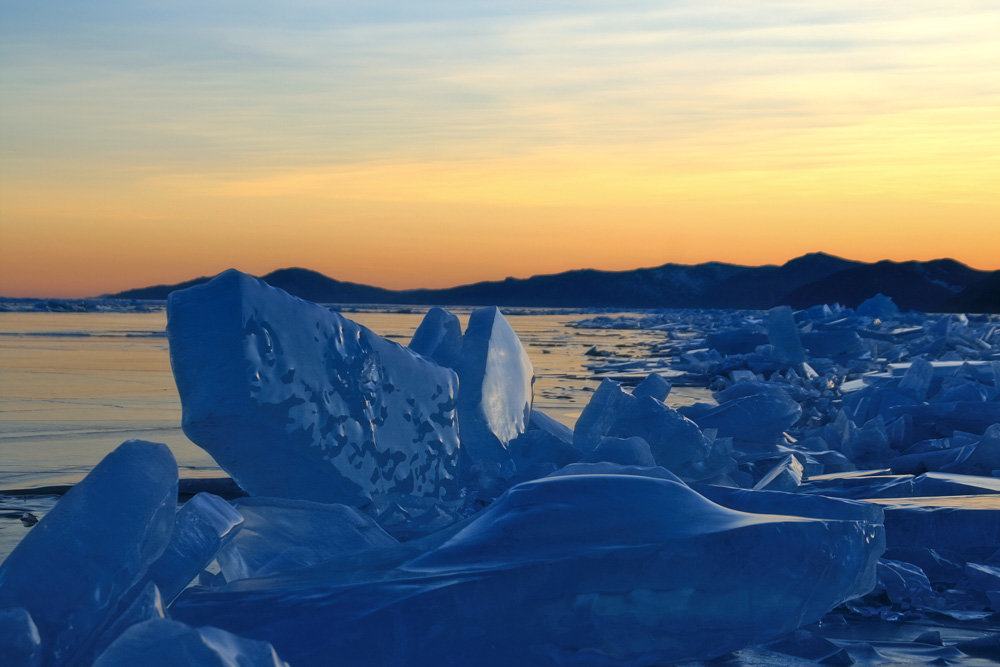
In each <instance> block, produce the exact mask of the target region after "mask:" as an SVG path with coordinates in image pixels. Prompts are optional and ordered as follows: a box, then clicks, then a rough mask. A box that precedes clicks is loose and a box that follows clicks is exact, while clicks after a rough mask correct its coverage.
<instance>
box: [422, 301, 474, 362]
mask: <svg viewBox="0 0 1000 667" xmlns="http://www.w3.org/2000/svg"><path fill="white" fill-rule="evenodd" d="M410 349H411V350H413V351H414V352H416V353H417V354H422V355H424V356H425V357H428V358H430V359H433V360H434V361H436V362H437V363H439V364H441V365H442V366H447V367H448V368H458V365H459V364H460V363H461V360H462V325H461V324H460V323H459V321H458V317H456V316H455V314H454V313H451V312H448V311H447V310H445V309H444V308H431V309H430V310H428V311H427V314H426V315H424V319H423V320H422V321H421V322H420V326H418V327H417V330H416V331H415V332H414V333H413V340H411V341H410Z"/></svg>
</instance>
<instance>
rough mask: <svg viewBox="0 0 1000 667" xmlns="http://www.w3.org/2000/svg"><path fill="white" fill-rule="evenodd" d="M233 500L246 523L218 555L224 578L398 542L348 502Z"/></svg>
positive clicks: (227, 579) (264, 499)
mask: <svg viewBox="0 0 1000 667" xmlns="http://www.w3.org/2000/svg"><path fill="white" fill-rule="evenodd" d="M235 505H236V508H237V510H238V511H239V513H240V514H241V515H242V516H243V525H242V527H241V529H240V531H239V533H237V534H236V536H235V537H234V538H233V539H232V540H231V541H230V542H229V543H228V544H227V545H226V546H225V547H223V548H222V550H221V551H220V552H219V554H218V561H219V565H220V567H221V568H222V574H223V575H224V576H225V578H226V581H235V580H237V579H246V578H247V577H256V576H260V575H262V574H269V573H271V572H278V571H281V570H287V569H294V568H300V567H305V566H307V565H313V564H315V563H319V562H321V561H324V560H327V559H329V558H333V557H334V556H339V555H341V554H345V553H352V552H355V551H363V550H365V549H370V548H374V547H384V546H391V545H394V544H396V540H395V539H393V538H392V537H390V536H389V535H388V534H387V533H386V532H385V531H384V530H382V528H381V527H379V525H378V524H377V523H375V522H374V521H373V520H372V519H370V518H368V517H367V516H365V515H363V514H361V513H360V512H358V511H357V510H355V509H354V508H351V507H347V506H346V505H326V504H322V503H313V502H309V501H307V500H289V499H287V498H241V499H240V500H237V501H235Z"/></svg>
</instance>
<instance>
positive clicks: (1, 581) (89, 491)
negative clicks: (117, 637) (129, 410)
mask: <svg viewBox="0 0 1000 667" xmlns="http://www.w3.org/2000/svg"><path fill="white" fill-rule="evenodd" d="M176 507H177V464H176V463H175V462H174V457H173V455H171V453H170V450H169V449H167V447H166V446H165V445H159V444H154V443H150V442H142V441H139V440H129V441H128V442H126V443H124V444H122V445H120V446H119V447H118V448H117V449H116V450H114V451H113V452H111V453H110V454H108V455H107V456H106V457H105V458H104V459H103V460H102V461H101V462H100V463H98V464H97V466H96V467H95V468H94V469H93V470H92V471H91V472H90V474H88V475H87V476H86V477H85V478H84V479H83V481H82V482H80V483H79V484H77V485H76V486H74V487H73V488H72V489H70V491H69V492H68V493H66V495H64V496H63V497H62V499H61V500H60V501H59V502H58V503H57V504H56V506H55V507H54V508H53V509H52V511H50V512H49V513H48V514H47V515H45V517H44V518H43V519H42V520H41V521H40V522H39V523H38V525H36V526H35V527H34V528H32V529H31V530H30V531H29V532H28V534H27V535H26V536H25V538H24V540H22V541H21V543H20V544H19V545H18V546H17V548H16V549H14V551H13V552H12V553H11V554H10V556H8V557H7V559H6V560H5V561H4V562H3V564H2V565H0V608H3V607H24V608H25V609H27V610H28V611H29V612H30V613H31V617H32V618H33V619H34V621H35V624H36V625H37V626H38V631H39V633H40V635H41V637H42V646H43V649H44V652H45V654H46V656H47V660H51V661H53V662H55V663H60V662H68V661H70V660H72V659H74V657H75V654H76V652H77V651H78V650H79V649H80V648H81V647H82V646H83V644H84V643H85V642H86V641H87V639H88V637H89V636H90V635H91V634H92V633H94V632H97V631H99V630H100V629H101V628H102V627H103V626H104V625H105V624H107V623H109V622H110V621H111V620H112V619H113V617H114V615H115V613H117V611H118V605H119V604H120V603H121V602H122V601H123V597H124V596H126V595H127V594H128V593H129V591H130V590H131V589H133V588H134V587H135V586H136V585H137V584H138V583H139V582H140V581H141V580H142V578H143V576H144V575H145V574H146V569H147V568H148V567H149V565H150V564H151V563H152V562H153V561H155V560H156V559H157V558H158V557H159V556H160V554H162V553H163V550H164V548H165V547H166V546H167V542H168V541H169V539H170V534H171V532H172V531H173V527H174V513H175V511H176Z"/></svg>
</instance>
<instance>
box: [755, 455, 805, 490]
mask: <svg viewBox="0 0 1000 667" xmlns="http://www.w3.org/2000/svg"><path fill="white" fill-rule="evenodd" d="M800 484H802V464H801V463H799V460H798V459H797V458H796V457H795V456H793V455H791V454H789V455H788V456H786V457H785V458H784V459H782V461H781V463H779V464H778V465H776V466H774V467H773V468H771V470H770V472H768V473H767V474H766V475H764V476H763V477H762V478H761V480H760V481H759V482H757V484H756V485H755V486H754V487H753V488H754V490H756V491H760V490H762V489H766V490H768V491H794V490H795V489H796V488H798V487H799V485H800Z"/></svg>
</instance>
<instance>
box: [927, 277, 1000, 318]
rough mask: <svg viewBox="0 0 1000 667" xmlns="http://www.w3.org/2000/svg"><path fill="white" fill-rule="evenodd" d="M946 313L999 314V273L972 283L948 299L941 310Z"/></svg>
mask: <svg viewBox="0 0 1000 667" xmlns="http://www.w3.org/2000/svg"><path fill="white" fill-rule="evenodd" d="M941 311H942V312H946V313H1000V271H994V272H993V273H990V274H987V276H986V278H984V279H983V280H980V281H979V282H975V283H972V284H971V285H969V286H968V287H966V288H965V289H964V290H962V291H961V292H959V293H958V294H956V295H955V296H953V297H952V298H950V299H948V300H947V301H946V302H945V303H944V305H943V306H942V308H941Z"/></svg>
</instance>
